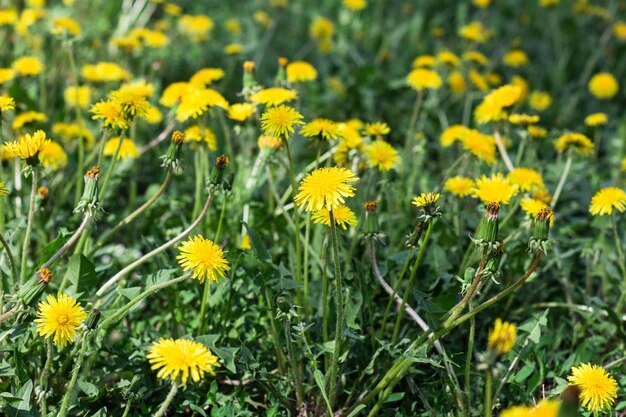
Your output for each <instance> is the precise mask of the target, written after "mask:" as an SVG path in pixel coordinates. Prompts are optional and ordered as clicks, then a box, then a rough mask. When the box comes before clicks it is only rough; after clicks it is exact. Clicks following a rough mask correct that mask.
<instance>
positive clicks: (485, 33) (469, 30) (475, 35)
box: [459, 22, 493, 43]
mask: <svg viewBox="0 0 626 417" xmlns="http://www.w3.org/2000/svg"><path fill="white" fill-rule="evenodd" d="M492 34H493V32H492V31H491V30H488V29H485V27H484V26H483V24H482V23H481V22H471V23H468V24H467V25H465V26H463V27H461V29H460V30H459V35H460V36H461V37H462V38H465V39H468V40H470V41H472V42H478V43H483V42H486V41H487V40H488V39H489V38H491V35H492Z"/></svg>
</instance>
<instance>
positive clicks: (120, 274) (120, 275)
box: [96, 191, 214, 304]
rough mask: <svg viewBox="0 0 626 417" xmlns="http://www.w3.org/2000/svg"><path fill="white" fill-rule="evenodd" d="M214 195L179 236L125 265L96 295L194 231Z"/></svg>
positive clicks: (209, 197) (100, 295)
mask: <svg viewBox="0 0 626 417" xmlns="http://www.w3.org/2000/svg"><path fill="white" fill-rule="evenodd" d="M213 195H214V193H213V192H212V191H211V192H210V193H209V196H208V197H207V200H206V203H205V204H204V208H203V209H202V212H201V213H200V215H199V216H198V217H197V218H196V220H194V222H193V223H192V224H190V225H189V227H188V228H186V229H185V230H183V231H182V232H181V233H180V234H179V235H178V236H176V237H174V238H172V239H170V240H168V241H167V242H165V243H164V244H162V245H161V246H159V247H158V248H156V249H154V250H153V251H151V252H149V253H147V254H145V255H144V256H142V257H141V258H139V259H137V260H136V261H135V262H133V263H131V264H130V265H128V266H126V267H124V268H123V269H122V270H121V271H120V272H118V273H117V274H115V275H114V276H112V277H111V278H110V279H109V280H108V281H107V282H105V283H104V284H103V285H102V287H100V289H99V290H98V291H97V292H96V295H97V296H98V297H102V295H104V293H105V292H106V291H107V290H108V289H109V288H111V286H113V285H114V284H115V283H116V282H117V281H119V280H120V279H122V278H123V277H124V276H126V274H128V273H129V272H131V271H133V270H134V269H135V268H137V267H138V266H139V265H141V264H143V263H144V262H146V261H147V260H149V259H150V258H152V257H153V256H156V255H158V254H159V253H161V252H163V251H164V250H166V249H167V248H169V247H170V246H172V245H174V244H176V243H178V242H179V241H180V240H182V239H183V238H185V236H187V235H188V234H189V233H191V232H192V231H193V229H195V228H196V226H198V224H200V222H201V221H202V219H203V218H204V216H205V215H206V213H207V211H208V210H209V207H211V202H212V201H213ZM99 303H100V302H98V303H97V304H99Z"/></svg>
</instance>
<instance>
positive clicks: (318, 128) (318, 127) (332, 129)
mask: <svg viewBox="0 0 626 417" xmlns="http://www.w3.org/2000/svg"><path fill="white" fill-rule="evenodd" d="M300 133H301V134H302V136H305V137H307V138H312V137H317V138H320V139H326V140H328V139H337V138H338V137H339V135H340V134H339V126H338V125H337V123H335V122H333V121H332V120H328V119H313V120H311V121H310V122H309V123H307V124H305V125H304V126H302V128H301V129H300Z"/></svg>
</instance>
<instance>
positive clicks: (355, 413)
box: [347, 404, 365, 417]
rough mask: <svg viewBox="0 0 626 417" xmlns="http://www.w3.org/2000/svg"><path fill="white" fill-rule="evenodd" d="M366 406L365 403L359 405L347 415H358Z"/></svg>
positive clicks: (351, 416)
mask: <svg viewBox="0 0 626 417" xmlns="http://www.w3.org/2000/svg"><path fill="white" fill-rule="evenodd" d="M364 408H365V404H361V405H359V406H358V407H357V408H355V409H354V410H353V411H352V412H351V413H350V414H348V415H347V417H356V416H357V415H358V414H359V413H360V412H361V410H363V409H364Z"/></svg>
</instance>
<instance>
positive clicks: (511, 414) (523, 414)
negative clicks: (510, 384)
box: [500, 405, 556, 417]
mask: <svg viewBox="0 0 626 417" xmlns="http://www.w3.org/2000/svg"><path fill="white" fill-rule="evenodd" d="M531 410H532V409H531V407H526V406H523V405H516V406H514V407H509V408H507V409H505V410H502V413H500V417H529V416H530V412H531ZM555 417H556V416H555Z"/></svg>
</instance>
